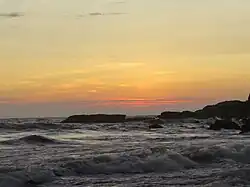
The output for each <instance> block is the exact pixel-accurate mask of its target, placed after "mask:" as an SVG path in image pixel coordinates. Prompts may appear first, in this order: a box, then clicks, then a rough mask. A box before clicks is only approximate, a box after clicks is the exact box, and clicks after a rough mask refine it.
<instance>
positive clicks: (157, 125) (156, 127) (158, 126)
mask: <svg viewBox="0 0 250 187" xmlns="http://www.w3.org/2000/svg"><path fill="white" fill-rule="evenodd" d="M148 128H149V129H161V128H163V126H161V125H159V124H151V125H149V127H148Z"/></svg>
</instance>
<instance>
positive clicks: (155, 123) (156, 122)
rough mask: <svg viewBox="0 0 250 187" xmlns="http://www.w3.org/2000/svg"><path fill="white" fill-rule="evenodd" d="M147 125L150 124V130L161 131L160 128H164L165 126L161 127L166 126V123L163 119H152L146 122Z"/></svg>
mask: <svg viewBox="0 0 250 187" xmlns="http://www.w3.org/2000/svg"><path fill="white" fill-rule="evenodd" d="M146 122H147V123H149V128H150V129H159V128H163V126H161V125H162V124H164V123H165V122H164V121H163V120H161V119H151V120H148V121H146Z"/></svg>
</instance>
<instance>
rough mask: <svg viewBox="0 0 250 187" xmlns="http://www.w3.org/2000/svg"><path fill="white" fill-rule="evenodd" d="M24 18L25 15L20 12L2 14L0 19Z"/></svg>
mask: <svg viewBox="0 0 250 187" xmlns="http://www.w3.org/2000/svg"><path fill="white" fill-rule="evenodd" d="M22 16H24V14H22V13H20V12H10V13H0V17H4V18H17V17H22Z"/></svg>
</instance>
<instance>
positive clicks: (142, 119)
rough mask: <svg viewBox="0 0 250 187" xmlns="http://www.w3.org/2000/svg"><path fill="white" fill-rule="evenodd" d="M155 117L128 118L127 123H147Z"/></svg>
mask: <svg viewBox="0 0 250 187" xmlns="http://www.w3.org/2000/svg"><path fill="white" fill-rule="evenodd" d="M152 119H154V118H153V117H150V116H134V117H128V118H126V122H139V121H146V120H152Z"/></svg>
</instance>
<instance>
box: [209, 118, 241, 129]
mask: <svg viewBox="0 0 250 187" xmlns="http://www.w3.org/2000/svg"><path fill="white" fill-rule="evenodd" d="M209 129H210V130H221V129H232V130H241V127H240V126H239V125H238V124H237V123H235V122H233V121H232V120H216V121H215V123H213V124H211V125H210V127H209Z"/></svg>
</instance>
